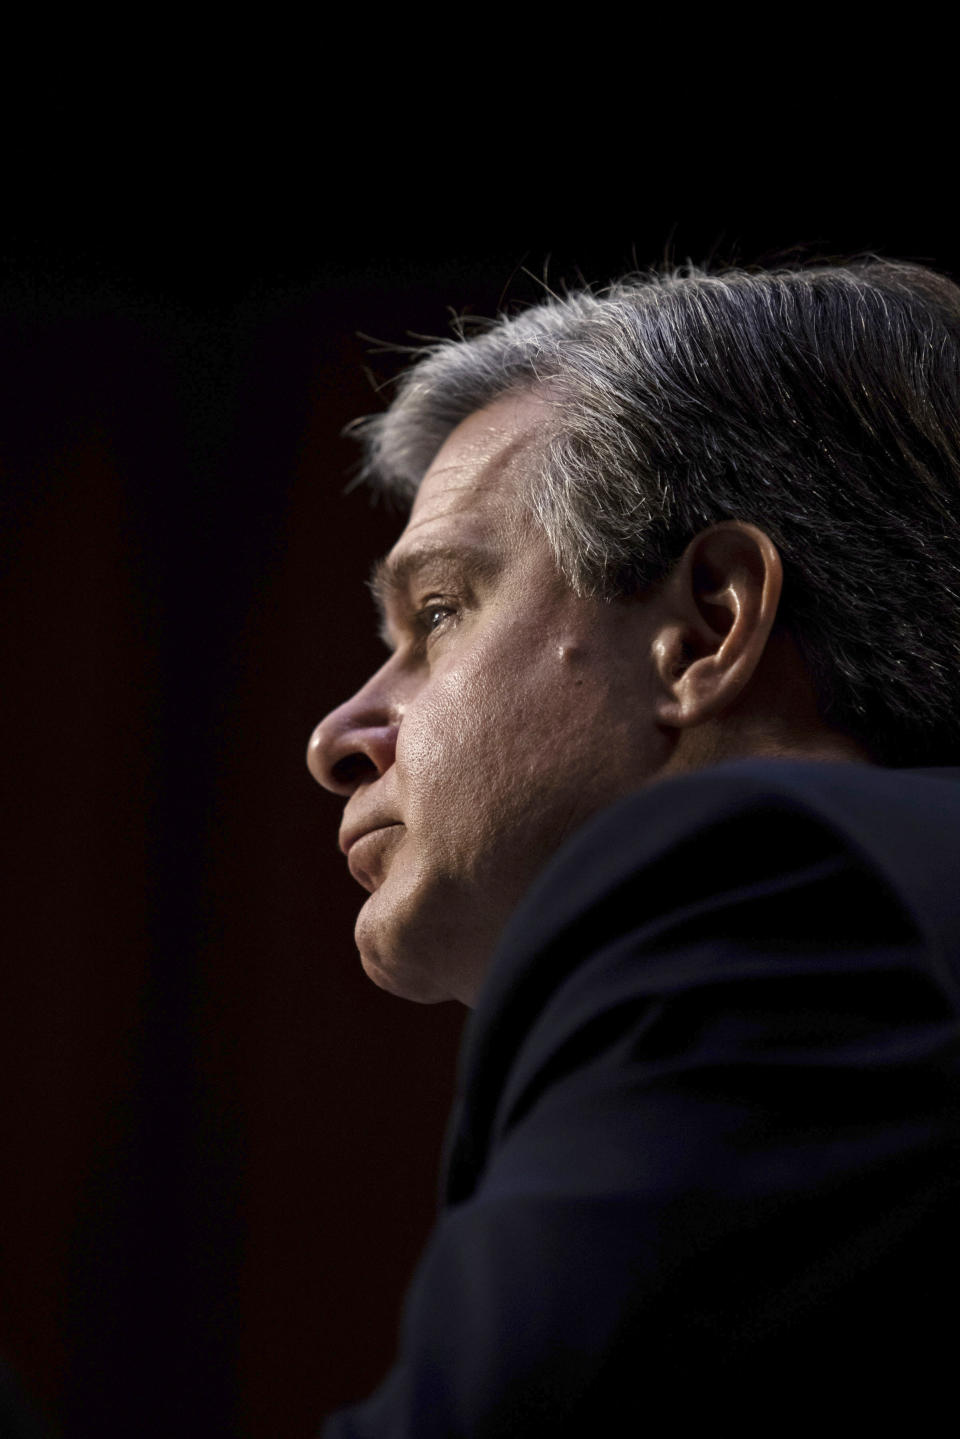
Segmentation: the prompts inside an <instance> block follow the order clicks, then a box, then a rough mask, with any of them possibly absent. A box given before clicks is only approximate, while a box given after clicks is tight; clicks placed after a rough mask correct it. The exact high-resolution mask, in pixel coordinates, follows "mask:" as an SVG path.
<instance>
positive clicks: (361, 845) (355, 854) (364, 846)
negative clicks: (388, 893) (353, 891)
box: [347, 824, 403, 893]
mask: <svg viewBox="0 0 960 1439" xmlns="http://www.w3.org/2000/svg"><path fill="white" fill-rule="evenodd" d="M402 828H403V826H402V825H400V824H384V825H381V826H380V828H379V829H370V830H368V831H367V833H366V834H362V835H361V836H360V838H359V839H355V840H354V842H353V844H352V845H351V846H350V850H349V852H348V854H347V868H348V869H349V870H350V873H351V874H352V875H353V877H354V879H355V880H357V882H358V883H359V884H362V885H363V887H364V889H369V890H370V891H371V893H372V892H373V889H374V887H375V886H374V883H373V880H372V879H371V877H370V875H369V874H368V873H367V871H366V868H365V866H364V865H363V857H364V855H365V854H368V851H372V852H370V853H369V854H368V858H369V859H371V860H373V859H375V855H376V851H375V847H374V846H373V845H372V844H371V843H370V842H371V841H375V840H377V841H378V840H380V838H381V836H383V835H385V834H389V833H390V831H391V830H394V829H402Z"/></svg>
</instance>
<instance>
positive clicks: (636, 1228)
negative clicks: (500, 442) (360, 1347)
mask: <svg viewBox="0 0 960 1439" xmlns="http://www.w3.org/2000/svg"><path fill="white" fill-rule="evenodd" d="M958 1235H960V768H957V769H941V770H937V769H917V770H890V769H882V768H876V767H873V766H867V765H860V764H847V763H836V764H833V763H819V762H802V761H793V760H767V759H763V760H741V761H736V762H728V763H725V764H721V765H717V766H715V767H713V768H710V769H707V770H703V771H701V772H698V773H696V774H691V775H684V776H681V777H677V778H671V779H669V780H664V781H660V782H659V783H656V784H654V785H652V786H651V787H650V788H648V789H646V790H644V791H642V792H640V793H638V794H635V795H632V796H630V797H629V798H627V799H625V800H623V801H621V802H620V803H618V804H616V805H615V806H613V807H612V808H611V809H608V810H607V811H605V812H604V813H603V814H601V815H599V816H597V817H596V818H595V819H594V820H592V821H591V822H590V823H589V824H588V825H586V826H585V827H584V828H583V829H582V830H580V831H579V832H578V833H577V834H576V835H575V836H574V837H573V838H572V840H571V841H570V842H569V844H568V845H567V846H566V847H565V848H564V849H563V850H562V851H561V852H560V853H559V854H558V855H557V856H556V857H555V859H554V860H553V861H552V862H551V864H550V865H549V866H548V868H547V869H546V870H545V871H544V872H543V874H542V875H541V876H540V877H539V879H538V880H537V881H536V883H535V884H534V885H533V887H532V889H531V890H530V891H529V893H528V894H527V896H526V898H525V899H524V901H523V903H522V904H521V906H520V907H519V909H518V910H517V911H516V913H515V915H514V916H513V919H512V920H511V922H510V924H509V926H508V928H507V930H506V932H505V933H504V935H503V938H502V942H501V944H500V946H499V948H498V951H497V954H496V956H495V958H494V961H493V963H492V967H491V970H490V972H489V974H488V977H487V980H486V983H485V985H484V988H483V991H482V993H481V996H480V999H479V1003H478V1005H477V1008H476V1009H475V1010H474V1011H473V1012H472V1014H471V1015H470V1018H469V1020H468V1024H467V1028H466V1030H465V1032H464V1039H463V1046H462V1050H461V1055H460V1064H459V1080H458V1091H457V1098H456V1102H455V1105H454V1109H453V1113H452V1115H451V1119H450V1125H449V1129H448V1133H447V1140H446V1150H445V1158H444V1166H443V1175H442V1185H441V1195H440V1211H439V1216H438V1220H437V1223H436V1226H435V1228H434V1231H433V1234H432V1236H431V1238H430V1241H429V1243H428V1245H427V1247H426V1249H425V1251H424V1254H423V1256H422V1258H421V1261H420V1264H419V1267H418V1269H417V1272H416V1275H415V1277H414V1280H413V1283H412V1285H411V1288H410V1291H409V1293H408V1295H407V1298H406V1301H405V1305H404V1310H403V1317H402V1325H401V1331H400V1340H399V1350H398V1354H397V1359H396V1363H395V1365H394V1367H393V1369H392V1370H391V1372H390V1373H389V1375H388V1376H387V1378H386V1379H385V1381H384V1383H383V1384H382V1385H381V1387H380V1388H379V1389H378V1390H377V1391H376V1393H375V1394H374V1395H373V1396H372V1398H370V1399H368V1400H367V1401H366V1402H365V1403H362V1404H359V1405H357V1406H355V1407H352V1408H350V1409H344V1410H340V1411H338V1412H337V1414H335V1415H333V1416H331V1418H330V1419H328V1421H327V1423H326V1425H325V1426H324V1428H323V1430H322V1436H323V1439H441V1436H443V1439H447V1436H453V1435H464V1436H466V1435H469V1436H477V1439H480V1436H482V1439H494V1436H496V1439H508V1436H509V1439H534V1436H541V1435H542V1436H551V1439H557V1436H561V1435H583V1436H592V1435H598V1436H614V1435H620V1434H633V1433H637V1434H640V1433H643V1434H650V1433H659V1432H663V1429H664V1423H665V1422H668V1423H669V1426H670V1428H671V1429H672V1427H673V1426H674V1425H679V1426H684V1425H688V1424H698V1425H700V1424H703V1423H709V1424H710V1427H711V1429H714V1428H718V1429H719V1430H720V1432H730V1433H744V1432H746V1433H757V1434H760V1433H763V1434H781V1433H783V1432H785V1431H786V1432H794V1431H795V1432H801V1431H805V1432H811V1431H810V1426H811V1425H816V1427H817V1428H818V1429H820V1428H823V1427H827V1428H828V1429H833V1428H834V1426H836V1425H840V1424H843V1423H845V1422H850V1423H851V1424H855V1425H856V1426H857V1429H858V1432H864V1430H863V1426H864V1425H865V1424H869V1423H870V1422H872V1421H883V1422H885V1423H886V1422H894V1421H897V1422H899V1421H904V1420H905V1421H906V1422H909V1423H910V1424H911V1428H912V1432H919V1433H926V1432H934V1429H933V1424H934V1415H935V1414H936V1406H937V1404H938V1402H943V1400H944V1399H945V1398H949V1401H950V1403H951V1408H952V1409H953V1408H954V1400H953V1389H954V1387H955V1386H954V1384H953V1379H954V1375H955V1373H956V1371H957V1364H958V1354H960V1348H958V1338H960V1335H958V1325H957V1323H956V1314H957V1311H958V1307H960V1257H958V1256H960V1243H958ZM925 1414H927V1415H928V1416H929V1418H928V1419H925V1418H924V1415H925ZM950 1422H951V1423H953V1422H955V1412H954V1413H953V1415H952V1417H951V1420H950ZM926 1424H929V1425H930V1428H929V1430H928V1429H927V1428H925V1425H926ZM918 1426H919V1427H918Z"/></svg>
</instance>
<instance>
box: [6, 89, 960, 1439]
mask: <svg viewBox="0 0 960 1439" xmlns="http://www.w3.org/2000/svg"><path fill="white" fill-rule="evenodd" d="M50 103H51V104H52V103H53V101H52V100H51V101H50ZM122 118H123V117H122V114H121V115H114V116H113V117H112V121H111V126H110V127H109V134H110V135H111V136H112V137H114V138H113V139H112V140H111V143H112V144H116V139H115V137H116V135H117V134H118V133H121V132H122V129H123V126H122ZM59 123H60V135H61V143H60V147H59V149H58V152H57V153H58V155H59V157H60V162H59V165H58V168H57V170H56V173H55V175H54V176H53V177H52V178H51V177H50V175H49V174H48V172H47V171H45V170H43V168H42V167H40V168H39V169H37V168H36V167H35V169H34V171H33V172H32V177H31V187H30V189H29V196H30V197H31V198H30V199H29V200H22V201H19V202H18V203H15V204H14V203H11V202H10V192H9V189H8V191H7V196H6V208H5V210H4V213H3V223H2V225H0V506H2V519H3V527H2V533H3V540H2V570H0V584H2V591H3V619H4V624H3V631H2V634H3V638H2V671H0V673H2V676H3V683H4V687H3V714H4V731H3V741H4V744H3V749H4V758H5V760H6V764H5V766H4V772H5V781H4V788H5V794H4V806H5V809H4V815H5V824H4V838H5V844H4V851H5V864H4V872H5V891H4V897H3V954H4V964H3V971H2V972H3V984H4V996H3V997H4V1003H3V1006H2V1010H0V1064H2V1079H3V1091H2V1094H3V1098H2V1104H0V1125H2V1136H3V1140H2V1155H3V1174H2V1188H0V1353H2V1354H3V1355H4V1356H5V1357H6V1359H7V1360H8V1362H9V1363H10V1365H11V1367H12V1368H13V1369H14V1370H15V1371H16V1372H17V1373H18V1374H19V1376H20V1378H21V1380H22V1383H23V1385H24V1387H25V1389H26V1390H27V1392H28V1394H29V1395H30V1396H32V1400H33V1402H34V1404H35V1406H36V1407H37V1408H38V1409H39V1410H41V1411H42V1412H43V1413H45V1414H46V1415H47V1416H48V1417H49V1418H50V1419H51V1420H52V1421H53V1422H54V1424H55V1425H56V1426H57V1428H58V1429H59V1431H60V1432H61V1433H62V1434H63V1435H65V1436H67V1439H81V1436H88V1435H89V1436H94V1435H95V1436H97V1439H111V1436H114V1435H116V1436H121V1435H123V1436H129V1435H132V1434H136V1435H137V1436H142V1439H153V1436H157V1439H160V1436H164V1439H169V1436H170V1435H172V1434H176V1435H178V1436H197V1439H201V1436H202V1439H217V1436H221V1435H223V1436H228V1435H229V1436H236V1439H261V1436H262V1439H274V1436H281V1435H282V1436H289V1439H296V1436H298V1435H304V1436H307V1435H310V1434H312V1433H314V1432H315V1431H316V1429H317V1427H318V1426H319V1423H320V1421H321V1419H322V1418H323V1417H324V1415H325V1414H326V1413H328V1412H329V1411H330V1410H331V1409H332V1408H334V1407H337V1406H339V1405H341V1404H345V1403H347V1402H349V1401H351V1400H353V1399H356V1398H359V1397H361V1396H363V1395H365V1394H366V1393H367V1392H369V1391H370V1390H371V1389H372V1388H373V1387H374V1386H375V1385H376V1384H377V1383H378V1382H379V1380H380V1378H381V1377H382V1376H383V1374H384V1372H385V1370H386V1369H387V1367H388V1365H389V1363H390V1360H391V1357H392V1354H393V1347H394V1343H395V1337H396V1326H397V1321H398V1317H399V1311H400V1304H401V1300H402V1296H403V1293H404V1291H405V1288H406V1285H407V1282H408V1280H409V1278H410V1275H411V1273H412V1270H413V1267H414V1265H415V1263H416V1260H417V1257H418V1255H419V1253H420V1250H421V1248H422V1245H423V1243H424V1240H425V1238H426V1236H427V1234H428V1232H429V1228H430V1224H431V1221H432V1218H433V1215H434V1211H435V1202H436V1189H437V1181H438V1162H439V1156H440V1148H441V1143H442V1138H443V1133H444V1127H445V1124H446V1119H447V1114H448V1111H449V1106H450V1102H451V1099H452V1094H453V1085H454V1077H455V1064H456V1055H457V1049H458V1043H459V1039H460V1034H461V1030H462V1026H463V1023H464V1020H465V1018H466V1011H465V1010H463V1009H462V1008H461V1007H460V1006H459V1005H454V1004H448V1005H440V1006H418V1005H413V1004H409V1003H406V1002H404V1001H401V1000H398V999H396V998H394V997H392V996H390V995H387V994H385V993H384V992H382V991H380V990H378V989H377V988H376V987H375V986H373V985H372V984H371V983H370V981H369V980H367V979H366V977H365V976H364V975H363V973H362V970H361V969H360V965H359V961H358V959H357V957H356V954H355V951H354V949H353V943H352V926H353V919H354V916H355V913H356V910H357V908H358V907H359V903H360V899H361V895H360V891H359V890H358V888H357V886H356V885H355V884H354V883H353V881H352V880H351V879H350V877H349V875H348V874H347V872H346V868H345V865H344V862H343V860H342V857H341V856H340V855H339V852H338V851H337V850H336V847H335V840H336V831H337V824H338V819H339V812H340V802H339V801H338V800H336V799H335V798H333V797H332V796H327V795H324V794H322V793H321V792H320V791H319V790H318V789H317V787H316V785H315V784H314V783H313V782H312V780H311V779H310V778H309V776H308V773H307V770H306V768H305V762H304V756H305V749H306V743H307V740H308V737H309V735H310V732H311V730H312V729H313V727H314V725H315V724H316V722H317V721H318V720H319V719H320V718H321V717H322V716H323V714H324V713H325V712H326V711H327V710H328V709H329V708H331V707H332V706H333V705H334V704H335V703H338V702H339V701H340V700H341V699H342V698H344V697H345V696H346V695H347V694H348V693H350V692H351V690H352V689H353V688H354V687H355V686H356V685H357V684H358V683H359V682H360V681H361V680H362V679H363V678H365V677H366V675H367V674H368V673H369V672H370V670H371V669H372V667H373V666H374V665H376V664H378V663H379V662H380V648H379V644H378V642H377V641H376V639H375V638H374V636H373V625H372V610H371V606H370V602H369V600H368V597H367V595H366V591H365V589H364V587H363V579H364V578H365V576H366V573H367V570H368V568H369V565H370V563H371V561H372V560H373V558H374V557H376V556H377V555H378V554H380V553H382V552H383V551H384V550H385V549H386V548H388V547H389V545H390V544H391V543H392V540H393V538H394V537H395V535H396V533H397V531H398V528H399V526H400V524H401V523H402V521H401V520H400V519H399V518H398V517H397V516H396V515H391V514H390V513H389V512H388V511H386V510H385V509H384V508H383V507H377V508H374V507H372V506H371V504H370V502H369V501H368V499H367V498H366V497H365V496H364V495H363V494H362V493H360V492H352V493H350V494H345V492H344V491H345V486H346V484H347V482H348V480H349V478H350V474H351V466H352V465H353V464H354V463H355V461H356V458H357V450H356V447H355V445H354V444H353V443H352V442H350V441H349V440H348V439H345V438H343V437H342V436H341V433H340V432H341V430H342V428H343V426H344V425H345V424H346V423H347V422H348V421H349V420H350V419H352V418H354V417H355V416H357V415H360V414H364V413H367V412H369V411H371V410H373V409H377V408H379V407H380V405H381V404H382V403H383V397H380V398H378V395H377V393H376V391H375V389H374V387H373V385H374V382H380V381H383V380H386V379H388V378H389V376H390V375H392V374H394V373H395V372H396V369H397V367H398V364H399V363H400V361H399V360H397V359H396V358H395V357H391V356H383V355H374V354H371V349H372V346H371V343H370V342H369V341H368V340H365V339H362V338H360V335H359V334H358V332H362V333H363V334H365V335H368V336H374V337H376V338H378V339H383V340H387V341H393V342H400V343H404V342H409V332H416V333H417V334H419V335H423V334H427V335H444V334H447V333H449V319H450V310H451V308H452V309H453V310H454V311H456V312H459V313H478V314H485V315H489V314H492V313H494V312H495V311H496V309H497V308H498V307H501V306H506V307H508V308H512V307H515V306H518V305H520V304H522V303H524V302H527V301H530V300H535V299H536V298H537V297H538V296H539V294H540V293H541V286H540V284H539V282H538V280H537V279H536V278H535V277H537V276H540V277H542V276H543V275H544V273H546V276H547V279H548V281H549V283H550V284H551V285H553V286H557V285H559V284H560V283H561V282H562V281H564V280H566V281H567V282H568V283H570V284H576V283H578V282H579V281H580V280H581V279H583V280H587V281H590V282H593V283H596V284H602V283H604V282H605V281H608V280H610V279H612V278H614V277H615V276H616V275H617V274H619V273H621V272H623V271H624V270H627V269H630V268H633V267H634V266H636V265H646V264H649V263H653V262H656V261H658V260H660V259H661V258H662V257H663V256H664V253H665V252H667V251H669V253H670V254H672V256H673V257H674V258H675V259H677V260H682V259H685V258H686V257H687V256H690V257H692V258H693V259H695V260H700V261H702V260H705V259H707V258H709V257H710V256H714V257H715V258H717V259H726V260H737V259H739V260H743V261H756V260H763V259H766V260H772V259H776V258H779V257H782V252H783V251H786V250H788V249H789V247H792V246H795V245H801V246H803V247H804V251H803V252H804V253H814V252H815V253H821V254H837V253H842V252H848V251H856V250H860V249H875V250H877V251H879V252H880V253H882V254H886V255H893V256H899V257H903V258H915V259H920V260H925V261H926V262H928V263H932V264H934V265H935V266H937V267H938V268H940V269H943V270H945V271H947V272H948V273H952V274H954V276H955V277H956V275H957V274H958V272H960V241H958V240H957V239H956V238H955V236H954V233H953V231H952V229H951V228H950V227H949V226H948V224H947V223H946V222H945V220H944V218H943V216H942V215H940V214H938V213H936V207H935V205H933V203H932V201H931V198H930V197H931V193H932V192H931V191H929V190H925V189H924V188H923V186H922V185H921V184H920V182H919V181H917V182H916V186H915V188H914V189H911V174H912V172H911V174H906V173H904V174H902V176H901V181H900V188H899V190H898V192H897V193H896V195H893V194H892V193H890V192H889V190H888V192H887V193H886V195H885V196H884V203H878V202H877V201H876V195H875V194H874V195H873V196H872V197H870V198H867V197H866V196H865V193H864V191H865V190H866V189H867V188H869V187H867V186H866V185H865V182H864V180H863V175H862V172H861V171H860V170H857V169H856V168H853V169H851V171H850V174H849V179H845V178H843V177H841V178H842V179H843V183H842V185H838V187H837V195H838V198H837V199H836V200H833V199H829V200H828V199H827V198H825V196H824V194H823V193H822V192H821V191H820V190H818V189H817V187H816V186H814V187H813V190H812V191H811V190H809V189H808V191H807V193H805V194H803V195H800V194H795V195H792V196H790V197H789V198H788V199H786V200H783V199H782V200H781V203H780V204H779V207H774V206H773V205H771V204H769V203H767V202H766V201H764V203H761V201H760V197H759V194H758V191H757V190H756V188H755V185H754V184H753V183H751V184H749V185H746V186H745V187H744V188H745V189H746V190H747V191H751V190H752V193H751V194H749V195H748V196H747V198H740V197H735V196H731V195H730V194H729V193H725V192H724V187H722V186H721V187H719V190H718V189H716V188H715V189H714V190H713V191H712V192H711V195H710V197H708V196H707V195H706V194H705V192H704V188H703V184H702V174H701V173H700V172H699V171H698V168H697V166H696V165H694V166H691V164H690V163H689V162H688V161H684V163H683V164H680V163H678V165H677V167H676V168H677V172H678V173H677V175H676V176H674V178H673V180H672V181H671V183H669V184H661V183H660V182H658V181H657V180H655V179H651V177H650V174H649V172H644V173H643V175H641V174H640V172H639V171H638V172H637V178H636V180H631V183H629V184H623V185H621V186H620V187H619V188H617V189H615V190H611V189H609V188H607V190H606V192H605V195H606V199H605V203H604V204H603V205H600V204H599V203H597V202H596V201H592V200H590V198H589V197H590V193H591V192H590V190H589V189H587V190H586V191H583V192H581V190H580V189H579V188H578V187H577V186H574V185H571V186H569V187H567V188H566V189H564V188H563V187H561V188H559V189H558V188H557V186H556V185H555V184H554V186H553V188H552V189H551V188H550V187H549V186H543V185H539V186H534V187H533V189H534V191H535V193H534V194H532V195H531V193H529V192H528V191H527V190H526V189H525V188H524V186H523V185H522V184H520V183H519V180H518V177H517V174H516V173H515V172H514V171H510V172H509V174H508V177H507V179H501V181H500V182H499V183H498V181H497V178H496V174H491V173H489V172H488V173H486V174H485V176H484V178H483V180H482V182H481V181H479V180H477V177H476V174H475V171H474V169H473V162H472V158H471V155H470V154H468V155H467V156H466V159H465V160H464V162H463V166H462V172H461V173H462V184H461V185H459V186H456V185H455V186H453V187H450V188H448V189H447V190H446V191H444V192H443V194H442V196H441V195H440V194H439V193H438V192H437V190H436V189H435V183H434V182H435V175H436V166H435V165H434V164H433V163H432V162H430V163H428V161H429V157H426V158H425V157H424V156H423V155H422V154H418V153H417V152H416V151H415V150H414V151H411V152H407V150H406V149H405V148H404V146H403V144H400V145H399V147H398V146H397V145H396V144H394V146H393V148H392V150H391V151H390V155H391V158H390V161H389V164H388V163H387V162H386V161H385V160H384V158H383V156H384V155H385V154H386V150H387V146H386V141H384V142H383V143H382V144H380V145H378V144H372V145H371V146H370V147H369V148H368V149H367V151H366V152H365V153H364V160H363V172H362V177H361V178H362V183H359V184H358V183H356V182H354V183H351V184H349V185H348V184H347V182H346V180H345V178H344V176H345V174H346V171H347V170H348V169H349V162H348V161H344V162H343V164H342V165H340V164H338V163H337V161H336V160H335V159H334V160H331V159H330V152H329V148H328V149H327V151H325V152H324V155H323V156H320V155H319V153H318V155H317V157H315V163H314V164H313V165H311V164H310V163H307V162H303V163H301V165H300V167H299V168H298V169H295V170H293V171H291V170H289V169H288V170H284V171H283V172H282V173H279V172H277V171H275V170H274V169H273V168H271V167H270V166H269V165H265V164H264V156H263V153H262V147H261V149H258V144H259V140H258V134H259V132H257V131H256V129H255V127H251V129H250V137H249V145H248V146H247V147H246V148H244V145H243V144H242V143H238V142H237V138H236V135H235V134H234V135H233V137H232V143H231V149H230V155H231V161H230V164H229V165H227V164H224V163H222V160H223V153H222V148H221V149H220V150H218V146H217V133H216V129H215V127H214V128H213V129H211V130H209V131H208V132H207V133H206V134H205V136H204V138H203V143H202V145H201V154H200V157H199V161H198V162H197V164H196V166H195V172H194V173H193V178H192V181H191V185H190V187H189V188H187V189H185V188H184V187H183V185H182V184H181V183H180V179H181V177H180V176H179V175H178V174H177V172H176V171H175V168H174V167H173V166H167V165H165V164H164V161H163V151H162V147H159V146H158V147H157V148H156V149H155V150H154V151H152V152H151V153H150V154H149V155H147V156H144V154H143V152H142V151H140V152H138V155H137V159H136V162H135V164H134V165H133V167H132V169H130V170H126V171H125V170H123V169H122V168H120V169H118V168H117V167H116V166H115V165H114V166H113V167H112V168H110V169H109V173H108V171H107V170H105V169H104V168H103V166H102V163H101V161H102V152H101V151H100V150H98V148H97V146H96V144H95V143H94V144H91V145H89V146H88V147H87V148H86V149H82V148H81V147H80V146H79V144H76V145H73V144H72V141H71V128H70V115H69V113H64V114H62V115H60V119H59ZM397 123H398V125H399V124H400V121H397ZM388 124H389V121H388V120H387V119H385V120H384V121H383V125H384V127H387V126H388ZM401 128H402V126H401ZM104 133H108V128H105V130H104ZM211 137H212V138H211ZM325 142H326V144H327V146H328V147H329V144H330V134H329V132H328V133H327V134H326V136H325ZM195 158H196V157H195ZM809 159H810V157H809V156H807V157H804V156H802V155H801V157H800V159H799V161H796V162H795V163H794V166H793V169H792V170H791V171H790V173H791V175H793V176H796V175H797V174H799V173H801V172H802V173H803V174H805V175H808V174H809V173H810V164H809ZM250 164H255V167H256V172H257V176H258V182H257V184H256V185H252V184H251V182H250V179H249V165H250ZM494 168H496V167H494ZM520 168H521V170H522V166H521V167H520ZM387 172H389V183H386V176H387ZM131 175H132V176H133V177H134V179H131V178H130V177H131ZM520 178H522V175H521V176H520ZM742 179H743V176H742V174H741V180H742ZM760 179H762V175H760V174H759V173H758V174H757V175H756V176H755V177H754V180H755V181H756V183H757V184H759V181H760ZM48 182H49V183H48ZM740 193H741V196H742V195H743V188H742V189H741V192H740ZM938 194H939V192H937V195H938ZM611 195H613V197H614V199H613V201H611V199H610V196H611ZM398 197H402V201H403V203H402V205H401V204H400V203H399V200H398ZM368 371H371V372H372V373H368ZM386 394H387V395H388V394H389V391H387V392H386Z"/></svg>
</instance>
